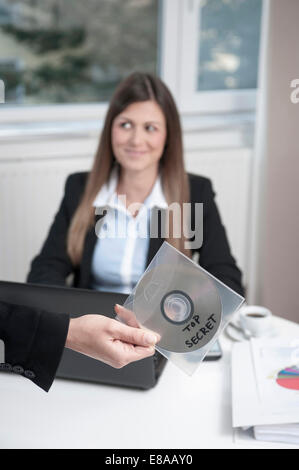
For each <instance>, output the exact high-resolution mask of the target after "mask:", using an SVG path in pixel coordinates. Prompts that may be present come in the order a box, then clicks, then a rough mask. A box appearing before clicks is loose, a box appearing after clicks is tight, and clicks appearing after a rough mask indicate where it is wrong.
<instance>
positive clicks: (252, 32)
mask: <svg viewBox="0 0 299 470" xmlns="http://www.w3.org/2000/svg"><path fill="white" fill-rule="evenodd" d="M261 14H262V0H186V1H185V2H180V0H165V2H164V9H163V17H164V23H165V31H164V32H163V37H164V43H163V51H162V64H163V68H162V75H163V77H164V79H165V80H166V81H168V82H169V83H170V86H171V88H172V91H173V92H174V93H175V94H176V96H177V97H178V101H179V104H180V108H181V110H182V111H185V112H197V111H199V112H208V113H209V112H224V111H226V112H232V111H244V110H250V109H254V108H255V95H256V91H255V90H256V87H257V72H258V56H259V43H260V24H261ZM170 17H172V22H170V21H169V18H170ZM171 48H175V50H176V51H177V54H176V58H174V57H172V56H171Z"/></svg>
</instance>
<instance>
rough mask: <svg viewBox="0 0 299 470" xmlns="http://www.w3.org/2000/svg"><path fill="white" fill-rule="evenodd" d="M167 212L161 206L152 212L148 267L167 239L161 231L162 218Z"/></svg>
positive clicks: (154, 208)
mask: <svg viewBox="0 0 299 470" xmlns="http://www.w3.org/2000/svg"><path fill="white" fill-rule="evenodd" d="M163 213H166V210H165V209H160V208H159V207H153V209H152V213H151V230H150V232H151V233H150V242H149V249H148V253H147V260H146V268H147V267H148V265H149V264H150V262H151V261H152V259H153V257H154V256H155V254H156V253H157V251H158V250H159V248H160V247H161V246H162V244H163V242H164V241H165V239H164V238H163V237H162V233H161V220H162V217H161V216H162V214H163Z"/></svg>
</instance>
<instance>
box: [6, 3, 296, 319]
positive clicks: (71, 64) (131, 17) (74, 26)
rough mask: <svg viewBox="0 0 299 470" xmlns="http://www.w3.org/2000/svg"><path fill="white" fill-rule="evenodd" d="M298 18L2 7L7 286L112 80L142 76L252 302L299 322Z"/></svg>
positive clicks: (92, 136) (278, 13)
mask: <svg viewBox="0 0 299 470" xmlns="http://www.w3.org/2000/svg"><path fill="white" fill-rule="evenodd" d="M298 20H299V2H298V0H284V1H281V0H85V2H84V3H83V2H80V1H79V0H71V1H70V0H38V1H37V0H23V1H17V0H0V79H2V80H3V82H4V85H5V97H4V98H5V99H3V100H2V101H3V103H2V104H0V221H1V231H0V279H3V280H4V279H5V280H13V281H21V282H22V281H24V280H25V277H26V273H27V272H28V269H29V263H30V260H31V259H32V257H33V256H34V255H35V254H36V253H37V252H38V251H39V249H40V247H41V243H42V242H43V240H44V239H45V236H46V233H47V231H48V228H49V226H50V224H51V222H52V220H53V216H54V214H55V212H56V210H57V208H58V204H59V201H60V200H61V197H62V194H63V188H64V182H65V179H66V176H67V175H68V174H70V173H73V172H76V171H86V170H88V169H89V168H90V166H91V162H92V159H93V156H94V153H95V150H96V146H97V142H98V138H99V135H100V132H101V127H102V125H103V119H104V117H105V112H106V110H107V103H108V101H109V99H110V97H111V94H112V92H113V90H114V89H115V86H116V85H117V84H118V83H119V82H120V81H121V80H122V79H123V78H124V77H126V76H127V75H128V74H129V73H131V72H132V71H134V70H140V71H148V72H151V73H155V74H158V75H159V76H160V77H161V78H162V79H163V80H164V81H165V82H166V84H167V85H168V86H169V88H170V89H171V91H172V93H173V95H174V97H175V99H176V102H177V104H178V108H179V111H180V115H181V120H182V127H183V135H184V148H185V161H186V167H187V170H188V171H190V172H193V173H197V174H202V175H204V176H208V177H209V178H211V179H212V182H213V186H214V190H215V192H216V194H217V203H218V206H219V208H220V212H221V216H222V219H223V222H224V224H225V227H226V229H227V233H228V237H229V240H230V244H231V248H232V252H233V254H234V256H235V257H236V259H237V261H238V264H239V266H240V267H241V269H242V271H243V274H244V283H245V285H246V290H247V301H248V302H249V303H255V304H261V305H265V306H267V307H268V308H270V309H271V310H272V311H273V313H274V314H276V315H279V316H282V317H285V318H289V319H292V320H294V321H299V301H298V297H297V290H298V287H299V284H298V280H297V270H298V265H299V256H298V249H297V240H298V232H299V220H298V212H299V210H298V200H299V197H298V189H297V187H298V183H299V164H298V161H299V159H298V144H297V141H298V138H297V132H298V128H299V127H298V126H299V54H298V51H297V50H296V49H297V47H296V44H297V43H298V40H299V33H298V32H297V30H298ZM296 80H297V81H296ZM296 87H298V94H297V93H296ZM0 98H1V97H0ZM0 102H1V99H0ZM297 102H298V104H297Z"/></svg>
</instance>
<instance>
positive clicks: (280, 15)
mask: <svg viewBox="0 0 299 470" xmlns="http://www.w3.org/2000/svg"><path fill="white" fill-rule="evenodd" d="M269 7H270V9H269V46H268V57H267V66H268V73H267V76H268V79H267V109H266V120H267V123H266V139H267V145H266V152H265V181H264V183H265V189H266V190H265V203H266V204H265V210H264V214H263V231H264V240H263V243H262V249H261V259H260V289H259V301H260V302H261V303H263V304H265V305H267V306H268V307H270V308H271V309H272V311H273V312H274V313H275V314H277V315H279V316H282V317H286V318H289V319H292V320H294V321H297V322H299V293H298V290H299V281H298V271H299V189H298V188H299V137H298V132H299V103H297V104H293V103H292V102H291V100H290V94H291V92H292V90H293V89H292V88H290V83H291V81H292V80H293V79H294V78H297V79H299V54H298V44H299V32H298V19H299V2H298V0H284V1H283V2H282V1H281V0H271V1H270V2H269Z"/></svg>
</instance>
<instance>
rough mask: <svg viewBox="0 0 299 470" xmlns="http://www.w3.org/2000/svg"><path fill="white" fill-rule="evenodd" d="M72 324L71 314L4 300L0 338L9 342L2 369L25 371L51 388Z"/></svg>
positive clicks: (36, 380)
mask: <svg viewBox="0 0 299 470" xmlns="http://www.w3.org/2000/svg"><path fill="white" fill-rule="evenodd" d="M68 326H69V316H68V315H67V314H55V313H48V312H44V311H42V310H36V309H32V308H29V307H21V306H18V305H11V304H7V303H6V302H0V339H2V340H3V341H4V345H5V363H2V364H0V370H1V371H5V372H14V373H16V374H21V375H23V376H25V377H27V378H29V379H31V380H32V381H33V382H34V383H35V384H36V385H38V386H39V387H41V388H42V389H44V390H45V391H48V390H49V388H50V387H51V385H52V382H53V380H54V377H55V374H56V370H57V368H58V365H59V362H60V359H61V356H62V353H63V348H64V345H65V341H66V337H67V332H68Z"/></svg>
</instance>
